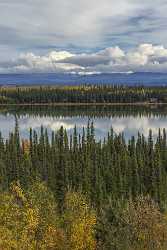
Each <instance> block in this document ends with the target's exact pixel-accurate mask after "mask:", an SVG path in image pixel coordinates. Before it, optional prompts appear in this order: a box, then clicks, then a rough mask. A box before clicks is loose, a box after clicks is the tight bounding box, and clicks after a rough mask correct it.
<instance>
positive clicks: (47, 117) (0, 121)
mask: <svg viewBox="0 0 167 250" xmlns="http://www.w3.org/2000/svg"><path fill="white" fill-rule="evenodd" d="M77 109H78V113H77V110H76V107H75V112H74V110H73V111H72V112H73V113H72V112H71V111H70V110H69V109H68V110H66V109H64V108H63V111H62V112H61V109H60V108H56V109H55V107H54V108H53V110H52V112H51V113H49V112H48V110H45V109H43V108H40V110H41V112H42V113H41V112H37V109H33V110H32V108H31V110H28V109H27V110H26V109H22V110H20V108H19V109H17V108H12V109H8V108H7V109H5V111H4V110H1V111H0V130H1V132H2V135H3V136H4V137H6V138H7V137H8V134H9V132H11V131H12V130H13V129H14V126H15V116H17V117H18V122H19V127H20V134H21V136H22V137H24V138H28V135H29V128H30V127H31V128H33V129H35V130H37V131H38V132H39V131H40V127H41V125H42V126H43V127H44V128H47V129H48V132H49V133H50V134H51V131H53V130H54V131H55V130H58V129H59V128H60V126H63V127H64V128H66V129H67V131H68V134H70V133H72V131H73V128H74V126H75V125H76V126H77V128H78V132H82V128H83V126H84V127H86V126H87V123H88V120H89V119H90V120H91V121H93V122H94V125H95V128H96V138H97V139H100V138H103V137H104V136H106V135H107V132H108V131H109V130H110V128H111V127H113V129H114V131H115V133H124V134H125V137H126V139H129V138H130V137H131V136H132V135H135V136H136V135H137V133H138V131H140V132H141V133H142V134H144V135H145V136H147V135H148V131H149V129H152V131H153V135H154V136H156V135H157V134H158V129H159V128H166V129H167V112H166V108H164V107H163V108H159V107H156V108H155V107H154V109H152V108H150V107H147V108H144V107H142V109H141V108H139V107H138V108H137V107H135V109H136V111H135V109H132V107H126V108H125V110H124V109H123V107H117V108H114V110H113V108H111V107H110V108H109V107H108V108H107V113H105V112H103V111H102V110H100V109H101V108H98V109H96V110H94V111H92V107H91V108H89V107H87V109H86V111H85V112H84V110H83V108H77ZM81 109H82V110H81ZM89 109H91V110H89ZM81 111H82V112H81ZM57 112H58V113H57ZM64 112H65V113H66V115H65V114H64ZM90 112H91V113H90ZM81 113H82V115H81ZM54 114H55V115H54ZM100 114H101V115H100Z"/></svg>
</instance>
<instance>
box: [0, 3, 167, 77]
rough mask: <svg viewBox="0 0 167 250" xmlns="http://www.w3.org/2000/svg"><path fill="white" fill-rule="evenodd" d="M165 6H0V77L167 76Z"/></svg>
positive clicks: (101, 4) (37, 4)
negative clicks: (33, 74) (38, 74)
mask: <svg viewBox="0 0 167 250" xmlns="http://www.w3.org/2000/svg"><path fill="white" fill-rule="evenodd" d="M166 13H167V0H154V1H153V0H145V1H141V0H61V1H60V0H24V1H23V0H0V73H18V72H21V73H22V72H56V73H74V74H75V73H79V74H92V73H115V72H121V73H122V72H128V73H130V72H139V71H140V72H141V71H146V72H150V71H151V72H163V73H166V72H167V31H166V28H167V15H166Z"/></svg>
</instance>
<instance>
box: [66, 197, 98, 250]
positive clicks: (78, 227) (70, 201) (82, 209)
mask: <svg viewBox="0 0 167 250" xmlns="http://www.w3.org/2000/svg"><path fill="white" fill-rule="evenodd" d="M66 223H67V224H68V226H67V229H68V235H69V245H70V249H73V250H94V249H95V247H96V242H95V237H94V227H95V224H96V215H95V213H94V211H93V210H91V208H90V207H89V206H88V204H87V202H86V200H85V198H84V196H82V195H81V194H78V193H67V195H66Z"/></svg>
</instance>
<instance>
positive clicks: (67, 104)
mask: <svg viewBox="0 0 167 250" xmlns="http://www.w3.org/2000/svg"><path fill="white" fill-rule="evenodd" d="M140 105H141V106H147V105H148V106H151V105H152V106H158V105H161V106H162V105H167V103H151V102H136V103H124V102H123V103H13V104H9V103H8V104H5V103H3V104H0V107H1V106H3V107H5V106H32V107H33V106H54V107H56V106H140Z"/></svg>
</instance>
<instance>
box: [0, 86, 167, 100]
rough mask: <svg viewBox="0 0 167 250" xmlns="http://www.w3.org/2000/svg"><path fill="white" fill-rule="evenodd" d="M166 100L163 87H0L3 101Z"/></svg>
mask: <svg viewBox="0 0 167 250" xmlns="http://www.w3.org/2000/svg"><path fill="white" fill-rule="evenodd" d="M141 102H146V103H150V102H151V103H152V102H153V103H167V88H166V87H162V86H161V87H143V86H136V87H130V86H123V85H122V86H119V85H81V86H42V87H39V86H38V87H37V86H34V87H1V88H0V103H2V104H41V103H42V104H53V103H78V104H79V103H105V104H106V103H141Z"/></svg>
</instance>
